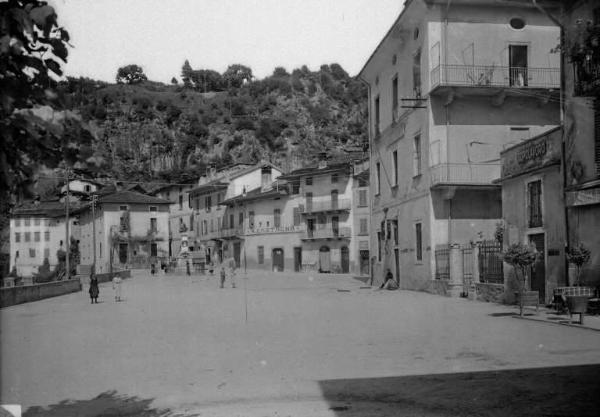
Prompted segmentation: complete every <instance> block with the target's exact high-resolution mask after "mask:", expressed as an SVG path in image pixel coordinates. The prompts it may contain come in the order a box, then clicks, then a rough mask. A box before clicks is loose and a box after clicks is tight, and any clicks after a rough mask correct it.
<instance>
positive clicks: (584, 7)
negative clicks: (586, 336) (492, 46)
mask: <svg viewBox="0 0 600 417" xmlns="http://www.w3.org/2000/svg"><path fill="white" fill-rule="evenodd" d="M563 3H564V5H565V10H564V16H563V17H562V19H561V21H562V23H563V28H564V31H565V32H564V39H565V43H564V45H563V49H564V54H563V56H564V62H563V67H564V75H565V83H564V88H565V90H564V103H565V108H564V115H565V118H564V136H563V142H564V148H565V172H566V184H565V187H566V191H567V194H566V197H567V198H566V201H567V207H568V222H567V230H568V242H569V246H577V245H580V244H582V245H584V246H585V247H586V248H587V249H588V250H590V251H591V252H592V256H591V259H590V261H589V262H588V263H587V264H586V265H584V268H583V270H582V277H581V283H582V284H585V285H591V286H598V285H599V284H600V233H599V231H600V45H599V44H598V33H599V32H600V4H598V2H597V1H593V0H571V1H564V2H563ZM573 278H574V277H572V279H571V280H570V284H574V282H573V281H574V280H573Z"/></svg>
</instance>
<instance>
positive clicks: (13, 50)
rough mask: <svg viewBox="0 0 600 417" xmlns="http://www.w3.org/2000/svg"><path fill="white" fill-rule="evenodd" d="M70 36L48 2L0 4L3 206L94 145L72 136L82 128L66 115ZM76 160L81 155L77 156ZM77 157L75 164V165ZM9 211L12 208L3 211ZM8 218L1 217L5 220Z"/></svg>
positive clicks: (28, 0)
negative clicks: (63, 83)
mask: <svg viewBox="0 0 600 417" xmlns="http://www.w3.org/2000/svg"><path fill="white" fill-rule="evenodd" d="M68 42H69V34H68V32H67V31H66V30H65V29H64V28H63V27H61V26H59V25H58V23H57V15H56V13H55V11H54V9H53V8H52V7H51V6H49V5H48V4H47V3H46V2H45V1H39V0H8V1H4V2H0V74H2V75H1V76H0V166H1V167H2V169H1V170H0V200H2V201H10V195H11V194H13V195H14V194H23V193H27V191H28V187H29V185H31V182H32V180H33V176H34V173H35V170H36V169H38V168H39V167H40V166H41V165H45V166H47V167H56V166H57V165H58V164H59V163H61V162H63V161H65V160H66V159H70V160H69V161H67V162H70V163H74V162H75V161H81V162H82V163H81V164H80V167H83V165H84V162H85V160H83V159H82V158H79V157H78V156H77V152H78V148H79V146H80V144H81V143H83V142H84V141H85V140H89V139H90V138H91V135H90V134H89V132H88V133H87V135H84V137H76V136H74V135H72V134H69V132H68V130H71V131H73V130H77V125H79V126H81V124H80V120H79V117H78V116H77V115H76V114H74V113H72V112H68V111H65V112H61V113H60V116H58V115H55V114H54V112H53V111H52V109H61V110H62V109H64V101H63V98H64V97H63V96H61V95H59V94H58V92H57V90H56V87H57V82H56V80H57V79H58V77H60V76H62V69H61V65H62V63H65V62H66V60H67V56H68V50H67V46H68ZM73 154H75V155H73ZM73 156H75V159H73ZM2 208H3V211H4V209H6V205H3V207H2ZM5 214H6V213H4V212H3V213H0V216H3V215H5Z"/></svg>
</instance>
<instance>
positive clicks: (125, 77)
mask: <svg viewBox="0 0 600 417" xmlns="http://www.w3.org/2000/svg"><path fill="white" fill-rule="evenodd" d="M116 80H117V84H123V83H126V84H137V83H140V82H142V81H146V80H148V77H146V74H144V70H143V69H142V67H140V66H139V65H136V64H131V65H126V66H124V67H121V68H119V70H118V71H117V77H116Z"/></svg>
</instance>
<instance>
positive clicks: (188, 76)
mask: <svg viewBox="0 0 600 417" xmlns="http://www.w3.org/2000/svg"><path fill="white" fill-rule="evenodd" d="M181 81H183V85H185V86H186V87H191V86H192V66H191V65H190V61H188V60H187V59H186V60H185V62H184V63H183V67H181Z"/></svg>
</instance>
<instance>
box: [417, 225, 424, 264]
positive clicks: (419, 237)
mask: <svg viewBox="0 0 600 417" xmlns="http://www.w3.org/2000/svg"><path fill="white" fill-rule="evenodd" d="M422 229H423V225H422V224H421V223H415V254H416V257H417V261H422V260H423V230H422Z"/></svg>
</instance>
